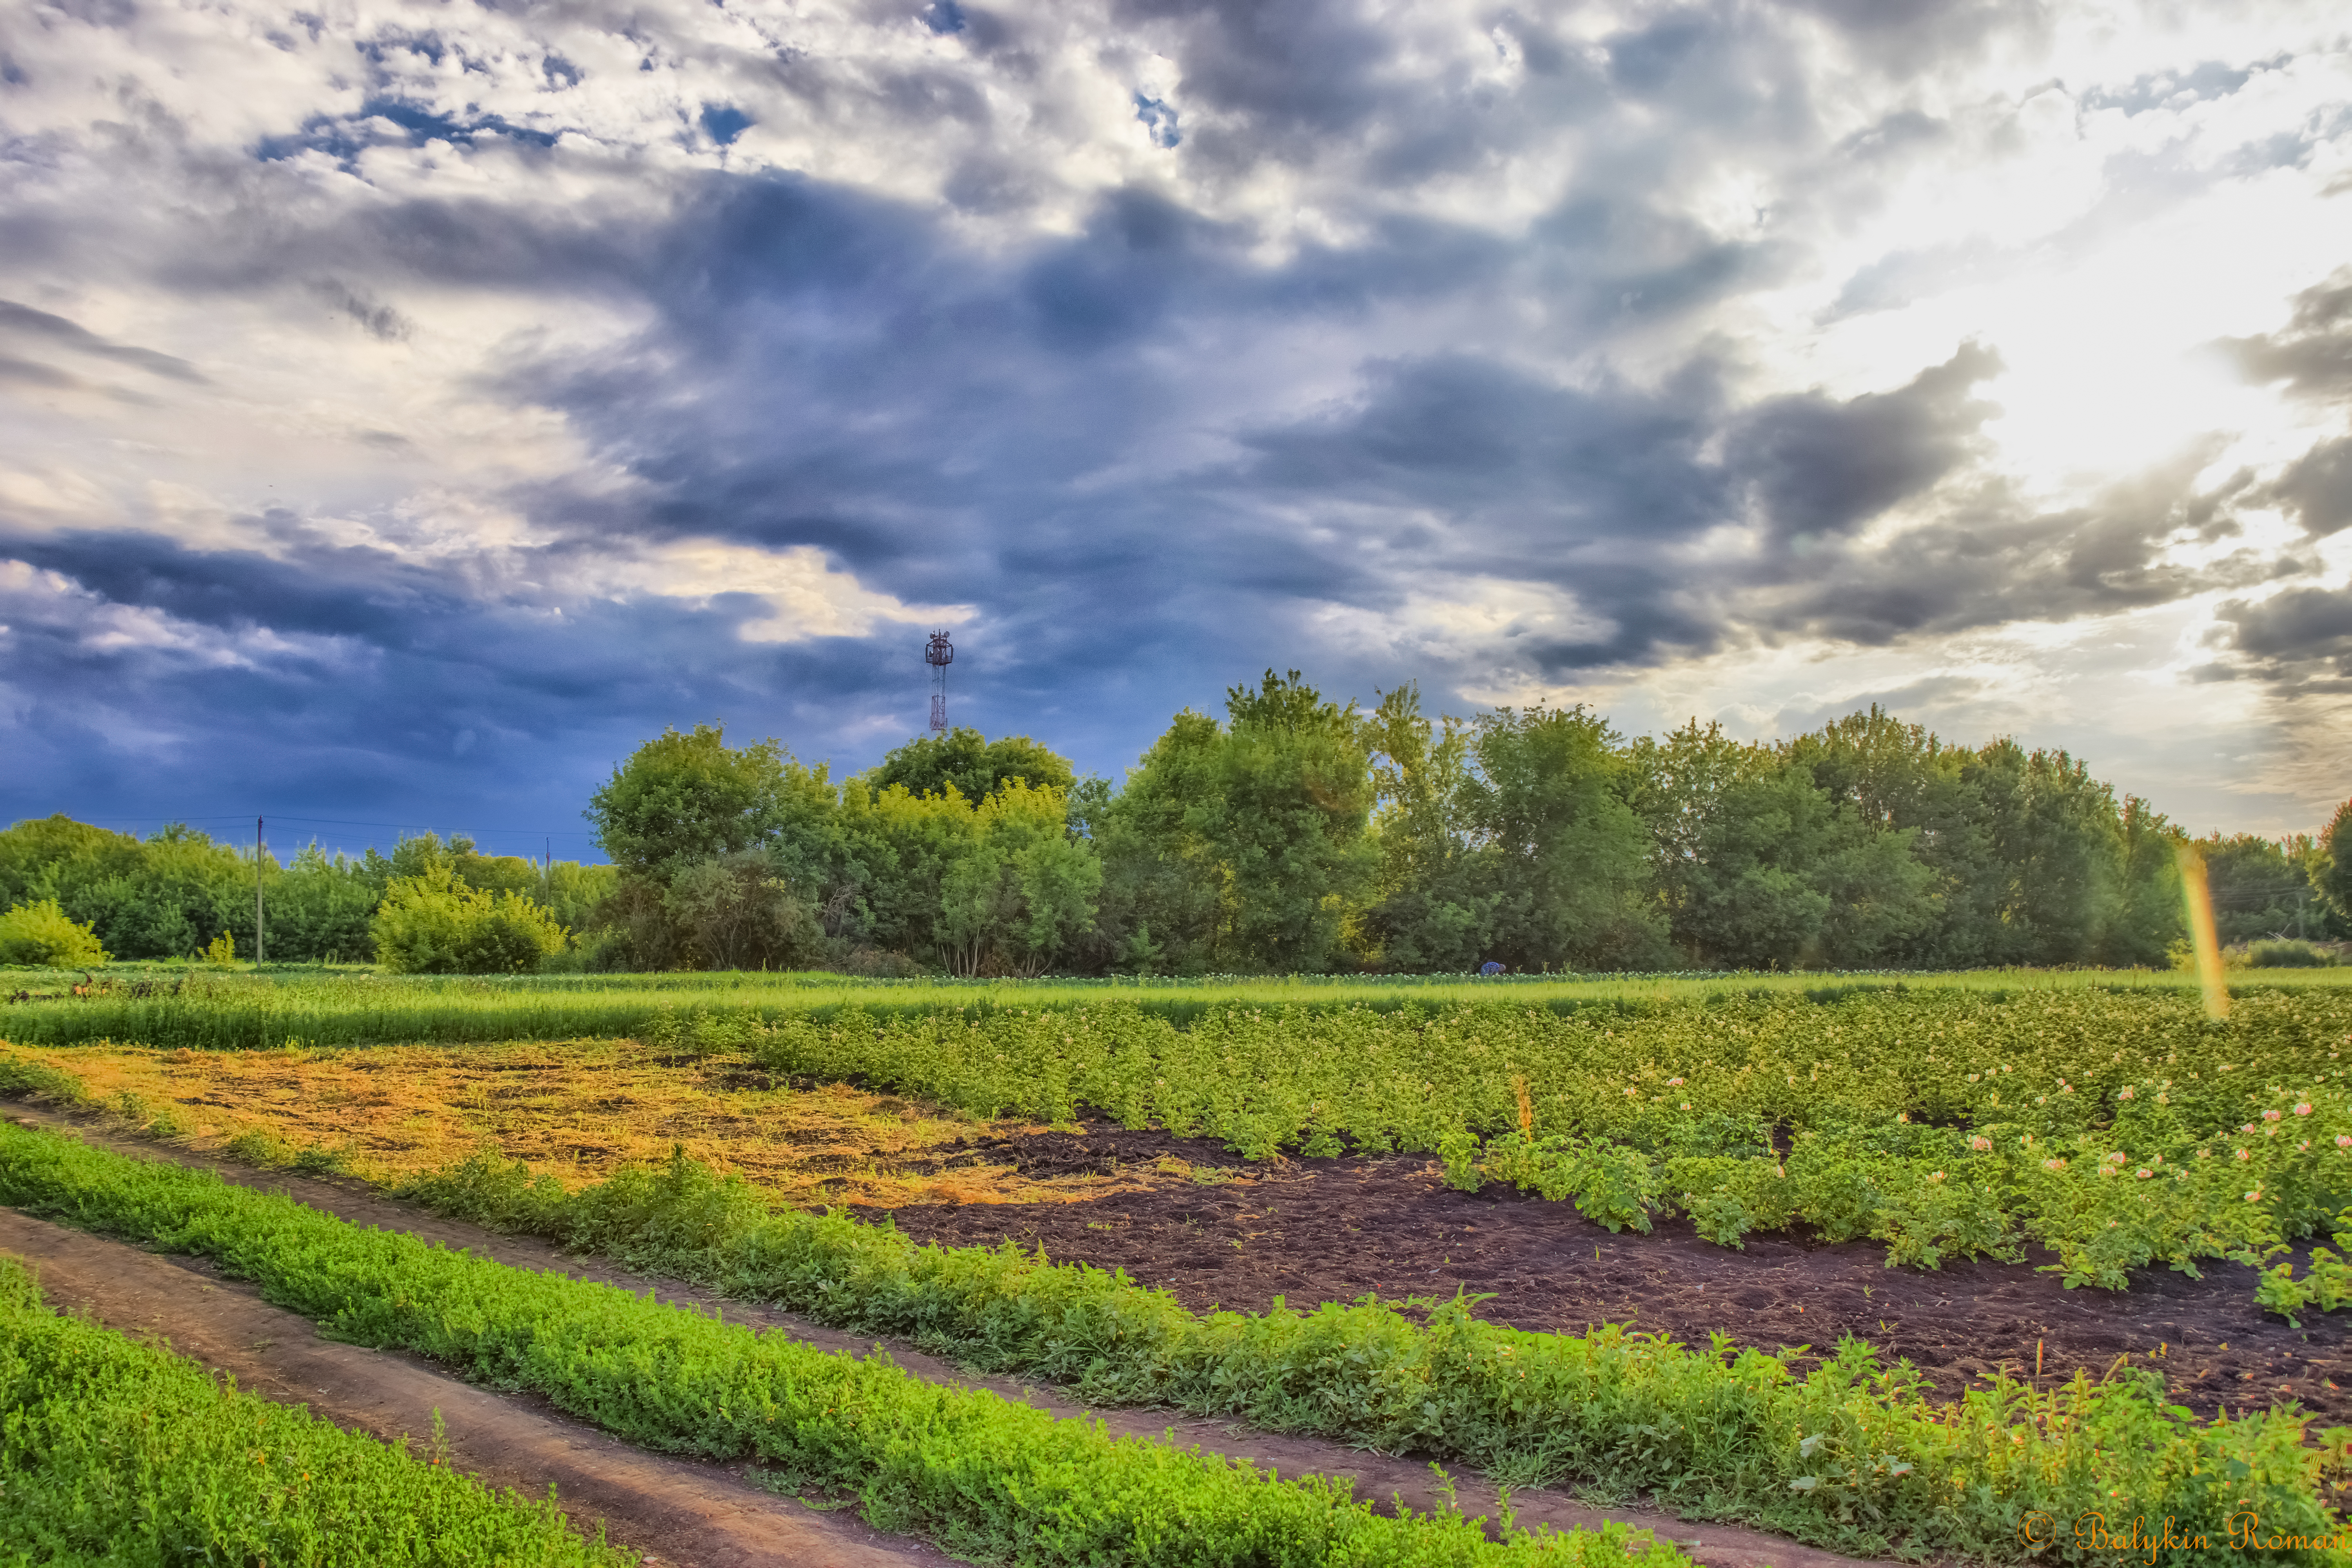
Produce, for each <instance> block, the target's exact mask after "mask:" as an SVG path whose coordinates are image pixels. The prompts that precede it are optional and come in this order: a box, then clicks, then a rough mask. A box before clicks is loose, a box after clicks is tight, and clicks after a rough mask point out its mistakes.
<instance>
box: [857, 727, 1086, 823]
mask: <svg viewBox="0 0 2352 1568" xmlns="http://www.w3.org/2000/svg"><path fill="white" fill-rule="evenodd" d="M1075 778H1076V773H1075V772H1074V771H1073V770H1072V768H1071V766H1070V762H1069V759H1068V758H1067V757H1063V756H1058V755H1056V754H1055V752H1051V751H1049V750H1047V749H1046V748H1045V747H1044V746H1042V745H1040V744H1038V743H1037V742H1035V741H1033V740H1031V739H1030V738H1029V737H1028V736H1026V735H1005V736H1002V737H1000V738H999V739H997V740H993V741H992V740H989V739H988V738H987V737H986V736H984V735H982V733H981V732H980V731H977V730H974V729H971V728H969V727H967V726H964V725H958V726H957V727H956V728H954V729H952V730H950V731H948V732H947V733H946V734H944V735H920V736H918V737H916V738H915V739H914V740H911V741H909V742H907V743H906V744H905V745H903V746H901V747H899V748H898V750H897V751H895V752H891V753H890V754H889V755H888V756H887V757H884V758H883V759H882V761H881V763H880V764H879V765H878V766H877V767H875V768H874V769H873V770H872V771H871V772H869V773H866V783H867V784H871V785H872V786H873V787H874V788H876V789H877V790H884V789H888V788H889V787H890V786H891V785H892V784H905V785H906V786H907V790H908V793H909V794H911V795H945V794H946V793H947V786H948V785H949V784H954V785H955V787H956V792H957V793H958V794H960V795H962V796H963V797H964V799H966V800H968V801H970V802H971V803H972V805H979V804H980V802H981V801H982V798H984V797H985V796H987V795H992V794H993V793H994V792H995V791H996V790H998V789H999V788H1001V787H1003V785H1004V784H1006V783H1008V782H1010V781H1011V780H1013V779H1026V780H1028V781H1029V784H1030V786H1031V787H1032V788H1035V789H1067V788H1069V787H1070V784H1071V782H1072V780H1073V779H1075Z"/></svg>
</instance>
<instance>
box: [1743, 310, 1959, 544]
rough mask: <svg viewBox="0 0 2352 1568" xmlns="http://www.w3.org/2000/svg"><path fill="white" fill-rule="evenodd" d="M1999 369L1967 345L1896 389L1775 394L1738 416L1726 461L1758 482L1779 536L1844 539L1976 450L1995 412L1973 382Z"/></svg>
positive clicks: (1759, 494)
mask: <svg viewBox="0 0 2352 1568" xmlns="http://www.w3.org/2000/svg"><path fill="white" fill-rule="evenodd" d="M1999 371H2000V356H1999V355H1998V354H1995V353H1991V352H1990V351H1989V350H1987V349H1984V348H1982V347H1980V346H1979V345H1977V344H1974V343H1970V344H1969V345H1968V346H1966V347H1965V348H1963V349H1961V351H1960V352H1959V353H1957V354H1955V355H1953V356H1952V358H1951V359H1950V360H1948V361H1947V362H1946V363H1943V364H1940V365H1937V366H1936V367H1935V368H1934V369H1932V370H1927V371H1922V372H1921V373H1920V374H1918V376H1917V377H1916V378H1915V379H1914V380H1913V381H1912V382H1911V383H1910V384H1908V385H1906V386H1903V387H1899V388H1897V389H1896V390H1895V391H1893V392H1886V393H1865V394H1864V395H1862V396H1860V397H1855V398H1851V399H1848V400H1847V401H1845V402H1843V403H1841V402H1837V401H1835V400H1832V399H1830V398H1826V397H1823V396H1822V395H1819V394H1817V393H1816V394H1811V395H1804V396H1800V397H1780V398H1774V399H1772V400H1770V401H1769V402H1768V403H1765V404H1764V405H1761V406H1759V407H1758V408H1757V409H1755V410H1754V411H1753V412H1751V413H1748V414H1746V415H1743V416H1740V418H1739V419H1738V421H1737V423H1736V425H1735V426H1734V429H1733V433H1732V436H1731V448H1730V457H1729V463H1730V466H1731V468H1733V469H1734V470H1735V471H1737V472H1739V473H1742V474H1744V475H1746V476H1748V480H1749V483H1750V484H1752V485H1753V486H1754V487H1755V493H1756V497H1757V500H1758V501H1759V504H1760V506H1761V507H1762V510H1763V513H1764V515H1765V516H1766V517H1767V518H1768V519H1769V532H1770V536H1771V538H1772V540H1773V542H1775V543H1779V544H1789V543H1793V542H1820V541H1822V540H1825V539H1833V538H1838V537H1842V536H1843V535H1845V534H1848V533H1850V532H1851V531H1853V529H1855V528H1856V527H1858V526H1860V525H1862V524H1864V523H1866V522H1869V521H1871V520H1872V519H1874V518H1875V517H1877V516H1878V515H1879V514H1880V513H1882V512H1884V511H1885V510H1887V508H1889V507H1891V506H1894V505H1895V504H1896V503H1898V502H1900V501H1904V500H1908V499H1910V498H1911V497H1913V496H1916V495H1917V494H1919V493H1920V492H1921V491H1923V490H1926V489H1929V488H1930V487H1931V486H1933V485H1935V484H1936V483H1937V481H1938V480H1940V479H1943V478H1944V477H1945V476H1946V475H1948V474H1949V473H1951V472H1952V471H1953V470H1954V469H1955V468H1958V467H1959V466H1960V464H1961V463H1962V462H1963V461H1965V460H1966V459H1967V458H1969V457H1970V456H1971V455H1972V454H1973V453H1974V452H1975V451H1976V450H1977V449H1978V447H1979V443H1978V442H1977V440H1976V435H1977V430H1978V427H1979V426H1981V425H1982V424H1983V423H1984V421H1985V419H1986V418H1987V417H1988V416H1990V415H1991V414H1992V413H1993V412H1994V410H1993V408H1992V405H1990V404H1988V403H1985V402H1982V401H1980V400H1979V399H1978V398H1977V397H1976V396H1975V395H1974V393H1975V388H1976V385H1977V384H1978V383H1979V382H1981V381H1984V380H1987V379H1989V378H1990V377H1991V376H1992V375H1994V374H1998V373H1999Z"/></svg>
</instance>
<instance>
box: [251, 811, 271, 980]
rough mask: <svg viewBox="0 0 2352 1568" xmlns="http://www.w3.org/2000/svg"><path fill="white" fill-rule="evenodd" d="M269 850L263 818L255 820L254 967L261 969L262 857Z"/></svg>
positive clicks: (255, 818) (264, 950)
mask: <svg viewBox="0 0 2352 1568" xmlns="http://www.w3.org/2000/svg"><path fill="white" fill-rule="evenodd" d="M266 848H267V846H266V844H265V843H264V841H263V839H262V837H261V818H260V817H259V816H256V817H254V819H253V966H254V967H255V968H256V969H258V968H260V967H261V959H262V954H263V953H264V952H267V951H268V950H267V948H266V946H265V945H264V943H263V941H262V936H261V857H262V855H263V853H264V852H265V850H266Z"/></svg>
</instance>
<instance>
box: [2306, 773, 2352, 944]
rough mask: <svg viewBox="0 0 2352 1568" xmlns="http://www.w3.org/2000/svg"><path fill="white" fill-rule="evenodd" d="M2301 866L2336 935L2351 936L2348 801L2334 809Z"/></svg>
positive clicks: (2351, 820) (2351, 805)
mask: <svg viewBox="0 0 2352 1568" xmlns="http://www.w3.org/2000/svg"><path fill="white" fill-rule="evenodd" d="M2304 864H2305V874H2306V875H2307V876H2309V877H2310V879H2311V883H2312V886H2313V887H2314V888H2315V889H2318V891H2319V894H2320V896H2321V898H2323V899H2324V900H2326V904H2327V909H2328V913H2329V915H2330V916H2331V917H2332V918H2333V920H2334V921H2335V922H2336V928H2335V929H2336V934H2337V935H2339V936H2352V800H2347V801H2346V802H2345V803H2344V804H2343V805H2339V806H2337V807H2336V815H2335V816H2332V817H2330V818H2328V820H2327V826H2326V829H2325V830H2324V831H2322V832H2321V834H2320V835H2319V840H2318V842H2317V843H2316V844H2315V845H2313V846H2312V847H2311V848H2310V850H2309V851H2307V852H2306V855H2305V862H2304Z"/></svg>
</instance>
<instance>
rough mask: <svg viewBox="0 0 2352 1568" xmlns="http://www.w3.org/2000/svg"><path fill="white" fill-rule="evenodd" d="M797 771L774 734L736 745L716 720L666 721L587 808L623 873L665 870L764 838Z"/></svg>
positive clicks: (774, 830) (662, 873) (788, 804)
mask: <svg viewBox="0 0 2352 1568" xmlns="http://www.w3.org/2000/svg"><path fill="white" fill-rule="evenodd" d="M805 773H806V770H799V771H798V774H797V775H796V773H795V770H794V769H793V763H792V761H791V759H790V758H789V757H788V756H787V755H786V754H785V752H784V748H783V746H782V742H777V741H774V740H766V741H761V742H755V743H754V744H751V745H749V746H740V747H738V746H730V745H728V744H727V737H726V734H725V732H724V731H722V730H720V729H719V727H718V726H717V725H714V724H697V725H696V726H695V727H694V729H693V730H692V731H689V732H688V733H686V734H680V733H678V731H676V730H674V729H673V730H665V731H662V732H661V734H659V735H657V736H656V737H655V738H654V739H652V740H650V741H647V742H646V743H645V744H644V745H642V746H639V747H638V748H637V749H636V751H635V752H632V753H631V754H630V756H629V759H628V760H627V761H626V762H625V763H621V764H620V765H619V766H618V767H616V768H614V770H613V776H612V778H611V780H610V781H608V782H607V783H605V784H604V785H602V786H601V787H600V788H598V789H597V791H596V793H595V794H594V795H592V796H590V797H589V807H588V810H587V812H586V814H585V815H586V816H587V817H588V820H589V821H591V822H593V823H594V824H595V826H596V842H597V844H598V846H599V847H602V848H603V849H604V853H605V854H606V855H607V856H608V857H610V858H611V859H612V862H613V864H614V866H616V867H618V868H620V871H621V875H622V876H623V877H624V878H630V877H656V878H665V879H666V878H667V877H668V876H670V875H671V874H673V873H675V872H677V871H678V870H681V869H683V868H686V867H688V866H689V865H692V864H693V863H695V862H696V861H698V860H711V859H717V858H719V857H722V856H727V855H735V854H740V853H741V852H742V851H743V850H746V849H756V848H761V847H766V846H767V845H768V844H769V843H770V842H772V840H773V839H774V838H775V837H776V836H777V835H778V834H779V833H780V832H781V831H782V829H783V827H784V826H785V823H786V821H787V820H788V818H789V817H790V816H791V815H792V812H793V806H794V805H795V804H796V800H795V796H796V795H802V794H803V793H804V792H805V789H806V779H805V776H804V775H805ZM827 794H828V795H829V794H830V792H829V791H828V792H827Z"/></svg>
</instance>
